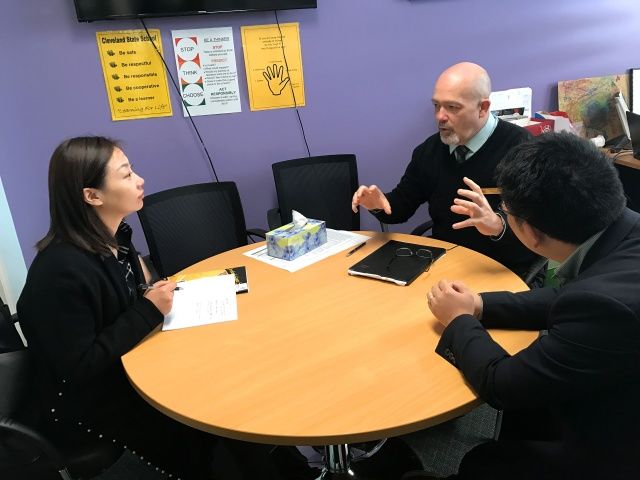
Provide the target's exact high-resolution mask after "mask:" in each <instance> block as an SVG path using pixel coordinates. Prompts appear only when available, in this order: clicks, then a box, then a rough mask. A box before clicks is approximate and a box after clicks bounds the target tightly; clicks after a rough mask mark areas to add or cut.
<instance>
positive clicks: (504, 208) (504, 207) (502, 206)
mask: <svg viewBox="0 0 640 480" xmlns="http://www.w3.org/2000/svg"><path fill="white" fill-rule="evenodd" d="M498 208H499V209H500V211H501V212H502V213H504V214H505V215H510V216H512V217H517V216H518V215H514V214H513V213H511V212H510V211H509V209H508V208H507V207H506V205H505V204H504V202H500V206H499V207H498Z"/></svg>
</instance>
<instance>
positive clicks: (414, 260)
mask: <svg viewBox="0 0 640 480" xmlns="http://www.w3.org/2000/svg"><path fill="white" fill-rule="evenodd" d="M399 248H408V249H409V250H411V252H412V254H411V255H410V256H398V255H397V253H396V252H397V251H398V249H399ZM423 250H428V251H429V252H431V257H426V258H425V257H423V256H419V255H418V254H422V253H424V252H423ZM445 252H446V249H444V248H440V247H430V246H426V245H419V244H417V243H408V242H399V241H397V240H389V241H388V242H387V243H385V244H384V245H382V246H381V247H380V248H378V249H377V250H375V251H374V252H372V253H370V254H369V255H367V256H366V257H364V258H363V259H362V260H360V261H359V262H358V263H356V264H355V265H353V266H351V268H349V270H348V273H349V275H356V276H361V277H369V278H376V279H378V280H384V281H385V282H392V283H395V284H396V285H409V284H410V283H411V282H413V281H414V280H415V279H416V278H417V277H418V276H419V275H420V274H421V273H423V272H425V271H426V270H428V269H429V268H430V267H431V265H432V264H433V263H434V262H435V261H436V260H438V259H439V258H440V257H441V256H442V255H444V253H445ZM432 258H433V260H432Z"/></svg>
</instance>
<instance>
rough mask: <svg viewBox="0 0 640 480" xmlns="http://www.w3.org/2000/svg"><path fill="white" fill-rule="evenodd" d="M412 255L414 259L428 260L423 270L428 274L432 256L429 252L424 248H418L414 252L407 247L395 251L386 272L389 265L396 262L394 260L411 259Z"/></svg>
mask: <svg viewBox="0 0 640 480" xmlns="http://www.w3.org/2000/svg"><path fill="white" fill-rule="evenodd" d="M414 255H415V256H416V257H420V258H426V259H428V262H427V267H426V268H425V269H424V271H425V272H428V271H429V269H430V268H431V264H432V263H433V254H432V253H431V250H427V249H426V248H418V249H417V250H415V251H414V250H411V249H410V248H408V247H400V248H397V249H396V251H395V253H394V255H393V257H391V259H390V260H389V263H387V270H390V269H391V264H392V263H393V262H394V261H396V259H398V258H400V259H402V258H406V257H411V256H414Z"/></svg>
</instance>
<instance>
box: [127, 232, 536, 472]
mask: <svg viewBox="0 0 640 480" xmlns="http://www.w3.org/2000/svg"><path fill="white" fill-rule="evenodd" d="M367 234H369V235H372V236H373V237H372V239H370V240H369V241H368V242H367V244H366V245H365V246H364V247H363V248H361V249H359V250H358V251H357V252H356V253H354V254H353V255H352V256H350V257H346V251H344V252H341V253H338V254H336V255H334V256H332V257H329V258H328V259H325V260H323V261H320V262H318V263H315V264H313V265H311V266H309V267H307V268H304V269H302V270H300V271H298V272H295V273H290V272H287V271H285V270H281V269H277V268H274V267H272V266H269V265H267V264H264V263H262V262H259V261H257V260H254V259H250V258H248V257H247V256H244V255H242V253H243V252H246V251H248V250H250V249H253V248H255V247H256V245H249V246H246V247H241V248H237V249H235V250H232V251H229V252H225V253H222V254H220V255H216V256H215V257H212V258H209V259H207V260H204V261H202V262H200V263H198V264H196V265H193V266H192V267H190V268H189V269H187V270H185V271H198V270H209V269H216V268H225V267H235V266H240V265H245V266H246V269H247V275H248V282H249V293H246V294H240V295H238V296H237V300H238V320H237V321H231V322H225V323H218V324H212V325H207V326H201V327H193V328H187V329H182V330H174V331H167V332H161V331H156V332H154V333H153V334H151V335H150V336H149V337H148V338H146V339H145V340H144V341H143V342H141V343H140V344H139V345H138V346H137V347H136V348H134V349H133V350H132V351H131V352H129V353H127V354H126V355H125V356H123V357H122V360H123V363H124V367H125V369H126V371H127V374H128V375H129V378H130V381H131V382H132V384H133V385H134V387H135V388H136V389H137V391H138V392H139V393H140V395H142V396H143V397H144V398H145V399H146V400H147V401H148V402H149V403H150V404H152V405H153V406H155V407H156V408H157V409H158V410H160V411H161V412H163V413H164V414H166V415H168V416H170V417H172V418H174V419H176V420H178V421H180V422H182V423H185V424H187V425H190V426H192V427H194V428H198V429H200V430H204V431H207V432H211V433H214V434H216V435H222V436H224V437H229V438H234V439H240V440H246V441H251V442H260V443H270V444H279V445H343V446H344V445H345V444H348V443H351V442H360V441H368V440H375V439H380V438H386V437H390V436H397V435H401V434H405V433H410V432H414V431H417V430H420V429H422V428H426V427H430V426H433V425H437V424H439V423H441V422H444V421H446V420H449V419H451V418H454V417H456V416H459V415H462V414H464V413H466V412H468V411H470V410H471V409H472V408H473V407H475V406H476V405H478V404H479V403H480V400H479V399H478V398H477V396H476V394H475V393H474V392H473V391H472V390H471V388H470V387H469V385H468V384H467V383H466V382H465V380H464V378H463V376H462V375H461V373H460V372H459V371H458V370H457V369H456V368H455V367H453V366H452V365H450V364H449V363H448V362H446V361H445V360H444V359H442V358H441V357H440V356H439V355H437V354H436V353H435V351H434V349H435V347H436V344H437V342H438V340H439V338H440V333H441V332H442V327H441V326H440V324H439V323H438V322H437V321H436V320H435V318H434V317H433V315H432V314H431V312H430V311H429V309H428V308H427V301H426V294H427V291H428V289H429V288H430V287H431V286H432V285H433V284H434V283H435V282H436V281H438V280H439V279H442V278H447V279H460V280H463V281H464V282H465V283H466V284H467V285H468V286H469V287H470V288H471V289H473V290H474V291H490V290H510V291H521V290H526V289H527V287H526V285H525V284H524V283H523V282H522V280H521V279H520V278H519V277H517V276H516V275H515V274H514V273H512V272H511V271H509V270H508V269H506V268H505V267H504V266H502V265H500V264H498V263H497V262H495V261H494V260H492V259H490V258H488V257H485V256H483V255H481V254H479V253H476V252H473V251H471V250H468V249H466V248H463V247H456V248H454V249H453V250H451V251H448V252H447V253H446V254H445V256H444V257H442V258H440V259H439V260H438V261H437V262H435V263H434V264H433V266H432V267H431V269H430V271H429V272H426V273H423V274H422V275H420V276H419V277H418V278H417V279H416V280H415V281H414V282H413V283H412V284H411V285H409V286H406V287H402V286H396V285H394V284H391V283H387V282H382V281H379V280H373V279H368V278H362V277H353V276H350V275H348V274H347V269H348V268H349V266H351V265H353V264H354V263H356V262H357V261H359V260H360V259H362V258H363V257H364V256H366V255H368V254H369V253H371V252H372V251H374V250H375V249H376V248H377V247H378V246H380V245H381V244H382V243H384V242H385V241H387V240H389V239H396V240H401V241H408V242H413V243H419V244H424V245H434V246H441V247H442V246H443V247H446V248H451V247H453V245H452V244H448V243H446V242H441V241H438V240H434V239H431V238H426V237H415V236H411V235H405V234H397V233H384V234H382V233H373V232H369V233H367ZM490 333H491V336H492V337H493V338H494V339H495V340H496V341H497V342H498V343H499V344H500V345H502V346H503V347H504V348H505V349H506V350H507V351H509V352H510V353H515V352H517V351H519V350H521V349H523V348H524V347H526V346H528V345H529V344H530V343H531V342H532V341H533V340H534V339H535V338H536V336H537V332H523V331H496V330H493V331H491V332H490ZM333 453H334V454H336V452H333ZM338 453H339V452H338ZM336 468H338V467H336Z"/></svg>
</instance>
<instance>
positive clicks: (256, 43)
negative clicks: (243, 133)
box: [241, 23, 305, 110]
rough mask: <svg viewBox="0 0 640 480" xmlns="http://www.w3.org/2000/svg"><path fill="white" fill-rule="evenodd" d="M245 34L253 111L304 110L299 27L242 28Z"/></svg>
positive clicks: (245, 53)
mask: <svg viewBox="0 0 640 480" xmlns="http://www.w3.org/2000/svg"><path fill="white" fill-rule="evenodd" d="M241 32H242V49H243V51H244V64H245V69H246V71H247V86H248V88H249V105H250V107H251V110H268V109H272V108H289V107H295V106H298V107H300V106H304V104H305V98H304V77H303V74H302V50H301V48H300V30H299V26H298V23H283V24H280V29H278V26H277V25H255V26H250V27H241ZM280 32H282V36H281V33H280ZM283 44H284V53H285V55H286V62H285V55H283V53H282V50H283V48H282V46H283Z"/></svg>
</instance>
